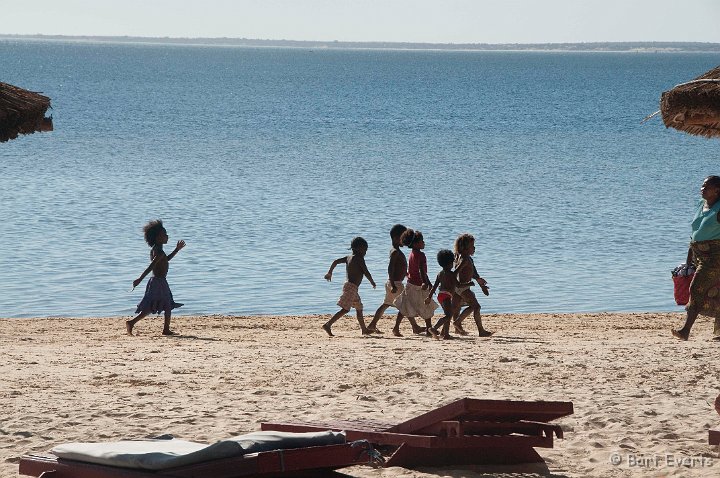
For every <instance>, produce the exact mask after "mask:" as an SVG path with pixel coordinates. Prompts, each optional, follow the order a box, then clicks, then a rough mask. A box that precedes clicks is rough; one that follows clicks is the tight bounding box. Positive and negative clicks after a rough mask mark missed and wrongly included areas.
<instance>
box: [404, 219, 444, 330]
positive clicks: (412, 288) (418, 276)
mask: <svg viewBox="0 0 720 478" xmlns="http://www.w3.org/2000/svg"><path fill="white" fill-rule="evenodd" d="M402 243H403V244H404V245H405V246H407V247H410V248H412V251H411V252H410V258H409V259H408V273H407V278H408V280H407V285H406V286H405V290H404V291H403V293H402V294H400V296H398V298H397V299H395V302H394V304H395V307H397V308H398V310H399V311H400V313H399V314H398V316H397V319H396V320H395V327H394V328H393V335H395V336H397V337H402V334H401V333H400V322H401V321H402V318H403V316H405V317H407V318H408V320H409V321H410V323H411V324H412V326H413V333H415V334H417V333H420V332H423V331H427V333H428V334H431V333H432V332H431V331H430V330H428V329H427V328H429V327H431V325H432V323H431V320H432V316H433V314H434V313H435V309H437V308H438V305H437V303H436V302H435V301H434V300H432V299H431V300H430V302H429V303H425V298H426V291H427V290H428V289H430V287H431V284H430V278H429V277H428V275H427V258H426V257H425V253H424V252H423V251H422V250H423V249H425V239H424V238H423V235H422V232H420V231H413V230H412V229H408V230H406V231H405V232H404V233H403V235H402ZM418 316H419V317H422V318H423V319H425V324H426V329H423V328H422V327H419V326H418V325H417V324H416V323H415V320H414V318H415V317H418Z"/></svg>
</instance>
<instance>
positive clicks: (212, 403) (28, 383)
mask: <svg viewBox="0 0 720 478" xmlns="http://www.w3.org/2000/svg"><path fill="white" fill-rule="evenodd" d="M682 315H683V314H682V313H681V312H678V313H673V314H670V313H628V314H605V313H601V314H563V315H560V314H542V315H505V314H503V315H488V316H486V317H485V318H484V320H485V324H486V327H487V328H489V329H490V330H495V331H496V335H495V336H494V337H492V338H490V339H479V338H475V337H472V336H470V337H463V338H460V339H458V340H452V341H436V340H432V339H428V338H424V337H420V336H412V335H410V333H409V326H407V324H406V327H407V328H406V331H407V333H406V336H405V337H404V338H395V337H392V336H391V335H390V334H389V333H386V334H385V335H384V336H380V337H378V336H373V337H362V336H361V335H360V333H359V330H358V328H357V323H356V322H355V320H354V318H353V317H350V316H348V317H346V318H344V319H341V320H340V321H339V322H338V323H337V324H336V325H335V327H334V328H333V331H334V333H335V334H336V337H334V338H329V337H327V336H326V335H325V333H324V332H323V331H322V329H321V328H320V326H321V325H322V323H323V321H324V320H326V319H327V317H326V316H293V317H269V316H262V317H230V316H198V317H178V318H174V319H173V328H174V329H175V330H176V331H177V332H178V333H179V334H180V335H178V336H173V337H163V336H161V335H160V330H161V327H162V320H161V319H160V318H149V319H146V320H143V321H141V322H140V323H139V324H138V325H137V326H136V331H137V332H138V333H139V334H140V335H139V336H137V337H128V336H126V335H125V326H124V320H125V318H120V317H115V318H75V319H72V318H41V319H1V320H0V348H2V350H3V357H4V358H3V361H2V364H1V365H0V377H1V378H0V383H1V384H2V385H1V386H0V475H1V476H3V477H10V476H17V466H18V461H19V459H20V456H21V455H22V454H25V453H28V452H43V451H47V450H49V449H50V448H52V447H53V446H54V445H57V444H61V443H65V442H72V441H111V440H117V439H127V438H145V437H152V436H157V435H160V434H166V433H169V434H173V435H175V436H176V437H178V438H183V439H186V440H193V441H207V442H213V441H215V440H219V439H223V438H228V437H230V436H234V435H238V434H241V433H245V432H249V431H255V430H259V427H260V423H261V422H263V421H289V420H292V419H296V420H305V421H307V420H331V419H345V418H365V419H373V420H378V421H386V422H390V423H394V422H398V421H403V420H405V419H408V418H410V417H412V416H414V415H416V414H419V413H422V412H425V411H427V410H430V409H432V408H435V407H437V406H438V405H440V404H442V403H445V402H448V401H451V400H454V399H457V398H462V397H473V398H493V399H525V400H561V401H572V402H573V403H574V408H575V413H574V415H571V416H569V417H566V418H563V419H561V420H559V421H558V422H557V423H559V424H560V425H562V427H563V429H564V431H565V438H564V439H563V440H556V442H555V448H554V449H551V450H549V449H538V451H539V453H540V454H541V455H542V456H543V457H544V458H545V459H546V461H547V465H548V468H549V470H550V475H551V476H555V477H565V476H567V477H584V476H610V477H621V476H717V475H718V474H720V458H719V457H718V450H716V449H713V448H712V447H711V446H710V445H708V444H707V430H708V428H710V427H714V426H717V425H720V416H718V414H717V413H716V412H715V411H714V409H713V406H712V403H713V400H714V399H715V397H716V396H717V395H718V393H720V377H719V375H718V373H717V366H716V365H715V364H716V363H717V357H718V349H719V348H720V344H718V343H716V342H712V341H711V340H710V339H711V332H712V323H711V321H710V320H707V319H703V318H701V319H700V320H699V321H698V323H697V324H696V327H695V329H694V330H693V334H692V336H691V339H690V341H689V342H680V341H678V340H675V339H673V338H672V337H671V336H670V333H669V329H670V327H671V326H679V325H680V324H681V318H682ZM470 322H471V321H470ZM380 327H381V328H382V329H383V330H385V331H387V332H389V330H390V328H391V322H390V318H389V316H388V317H387V318H385V319H383V320H382V321H381V322H380ZM468 329H469V330H471V328H470V323H468ZM614 454H617V456H619V457H620V458H621V461H622V462H621V463H620V464H619V465H613V464H612V463H611V461H612V459H613V456H614ZM633 460H634V461H635V464H634V465H633V464H632V462H633ZM683 460H684V461H685V463H691V464H692V465H693V466H690V467H688V466H680V465H679V463H680V462H682V461H683ZM343 472H344V473H347V474H348V475H350V476H354V477H438V476H443V477H446V476H447V477H480V476H495V475H494V474H493V473H489V472H488V471H487V470H485V469H483V468H480V467H448V468H442V469H437V468H427V469H420V470H407V469H403V468H397V467H396V468H386V469H373V468H370V467H353V468H346V469H344V470H343ZM536 475H537V473H531V472H529V471H528V472H527V473H522V474H514V475H512V476H536Z"/></svg>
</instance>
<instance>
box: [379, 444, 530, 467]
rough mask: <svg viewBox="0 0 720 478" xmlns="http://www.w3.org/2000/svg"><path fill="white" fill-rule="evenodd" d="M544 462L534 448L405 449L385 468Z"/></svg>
mask: <svg viewBox="0 0 720 478" xmlns="http://www.w3.org/2000/svg"><path fill="white" fill-rule="evenodd" d="M543 461H544V460H543V459H542V457H541V456H540V455H539V454H538V453H537V452H536V451H535V450H533V449H532V447H525V446H512V447H504V446H500V447H483V448H460V449H458V448H450V449H447V448H444V449H433V450H428V449H425V448H415V447H411V446H408V445H403V446H401V447H400V448H398V449H397V450H396V451H395V453H393V455H392V456H391V457H390V458H389V459H388V461H387V462H386V464H385V466H388V467H389V466H402V467H405V468H415V467H418V466H448V465H513V464H518V463H542V462H543Z"/></svg>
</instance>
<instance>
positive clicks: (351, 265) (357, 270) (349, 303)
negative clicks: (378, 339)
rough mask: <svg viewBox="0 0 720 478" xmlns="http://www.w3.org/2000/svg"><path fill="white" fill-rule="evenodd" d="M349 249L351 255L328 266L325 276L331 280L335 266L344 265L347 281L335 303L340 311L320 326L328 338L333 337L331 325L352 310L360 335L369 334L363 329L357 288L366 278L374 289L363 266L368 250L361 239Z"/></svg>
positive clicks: (356, 239) (358, 238)
mask: <svg viewBox="0 0 720 478" xmlns="http://www.w3.org/2000/svg"><path fill="white" fill-rule="evenodd" d="M350 249H352V254H350V255H349V256H345V257H341V258H340V259H335V260H334V261H333V263H332V265H331V266H330V270H329V271H328V273H327V274H325V279H326V280H328V281H329V280H331V279H332V273H333V270H334V269H335V266H337V265H338V264H345V271H346V273H347V280H346V281H345V284H343V292H342V295H341V296H340V298H339V299H338V302H337V305H339V306H340V310H339V311H338V312H337V313H336V314H335V315H333V316H332V318H331V319H330V320H328V321H327V322H326V323H325V324H324V325H323V326H322V328H323V330H325V332H327V334H328V335H329V336H330V337H334V336H333V333H332V330H331V328H332V324H334V323H335V322H337V320H338V319H340V317H342V316H343V315H345V314H347V313H348V312H350V309H352V308H355V311H356V312H357V320H358V322H359V323H360V330H361V331H362V334H363V335H367V334H369V333H370V331H369V330H368V328H367V327H365V320H364V319H363V313H362V311H363V305H362V301H361V300H360V294H358V287H359V286H360V283H361V282H362V280H363V276H365V277H367V279H368V280H369V281H370V284H372V286H373V289H374V288H375V281H374V280H373V278H372V276H371V275H370V272H369V271H368V269H367V266H366V265H365V254H366V253H367V250H368V243H367V241H366V240H365V239H363V238H362V237H356V238H355V239H353V240H352V242H351V243H350Z"/></svg>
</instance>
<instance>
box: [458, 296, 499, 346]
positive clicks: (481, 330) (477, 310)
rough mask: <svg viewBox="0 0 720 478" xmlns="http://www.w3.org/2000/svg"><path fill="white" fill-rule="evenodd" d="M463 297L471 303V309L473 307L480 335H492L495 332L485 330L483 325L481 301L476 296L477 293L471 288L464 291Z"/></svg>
mask: <svg viewBox="0 0 720 478" xmlns="http://www.w3.org/2000/svg"><path fill="white" fill-rule="evenodd" d="M463 297H464V299H465V300H466V301H467V303H468V304H470V309H472V312H473V318H474V319H475V325H477V329H478V334H479V335H480V337H490V336H491V335H492V334H493V333H492V332H490V331H489V330H485V328H484V327H483V324H482V319H481V318H480V303H479V302H478V301H477V299H476V298H475V294H473V292H472V291H470V290H466V291H465V292H464V293H463Z"/></svg>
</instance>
